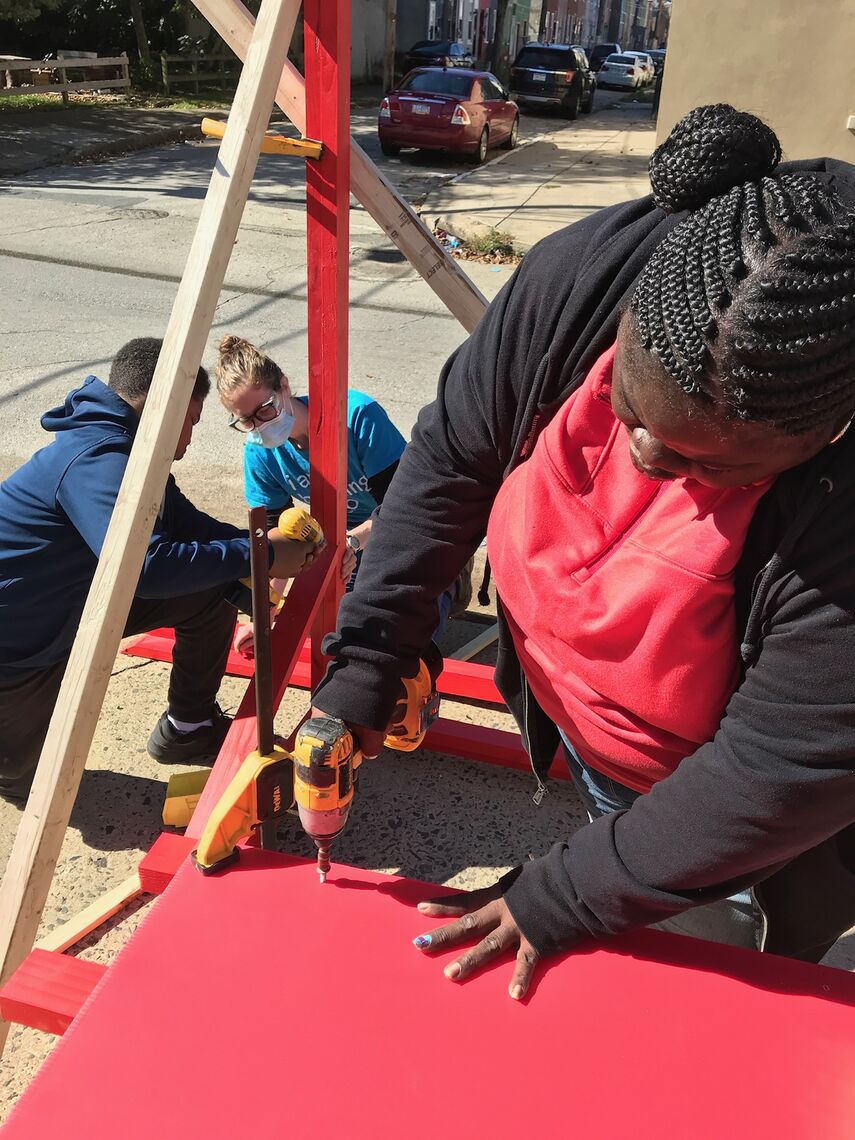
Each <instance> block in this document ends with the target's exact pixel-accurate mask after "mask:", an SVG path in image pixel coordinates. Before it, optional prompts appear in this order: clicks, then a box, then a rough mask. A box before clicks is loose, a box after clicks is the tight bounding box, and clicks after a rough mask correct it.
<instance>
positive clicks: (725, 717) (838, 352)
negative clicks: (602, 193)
mask: <svg viewBox="0 0 855 1140" xmlns="http://www.w3.org/2000/svg"><path fill="white" fill-rule="evenodd" d="M780 158H781V153H780V148H779V145H778V141H777V139H776V138H775V136H774V134H773V132H772V131H771V130H769V129H768V128H767V127H766V126H765V125H764V124H763V123H761V122H760V121H759V120H758V119H756V118H754V117H753V116H751V115H748V114H744V113H741V112H738V111H735V110H734V109H733V108H732V107H729V106H727V105H718V106H714V107H701V108H698V109H697V110H695V111H693V112H692V113H691V114H689V115H688V116H686V118H685V119H683V120H682V121H681V122H680V123H679V124H678V125H677V127H676V128H675V129H674V131H673V132H672V134H671V136H670V137H669V138H668V139H667V140H666V141H665V142H664V143H663V145H662V146H660V147H659V148H658V150H657V151H656V152H655V154H654V155H653V158H652V160H651V164H650V180H651V186H652V189H653V194H652V196H651V197H647V198H643V199H641V200H640V201H635V202H629V203H627V204H625V205H621V206H616V207H613V208H611V209H607V210H603V211H601V212H599V213H597V214H594V215H592V216H591V217H590V218H588V219H586V220H585V221H583V222H580V223H578V224H577V225H575V226H572V227H570V228H569V229H567V230H564V231H562V232H561V233H558V234H555V235H554V236H553V237H551V238H548V239H547V240H545V241H544V242H541V243H540V245H539V246H537V247H536V248H535V249H534V250H532V251H531V253H529V254H528V255H527V257H526V258H525V259H524V261H523V262H522V265H521V266H520V268H519V270H518V271H517V273H516V274H515V276H514V278H513V279H512V280H511V282H509V284H508V285H507V286H506V288H505V289H504V290H503V292H502V293H501V294H500V295H499V297H497V299H496V300H495V301H494V302H493V304H492V305H491V306H490V308H489V310H488V311H487V313H486V315H485V316H484V318H483V320H482V321H481V323H480V324H479V326H478V328H477V329H476V330H475V332H474V333H473V335H472V336H471V337H470V338H469V340H468V341H467V342H466V343H465V344H464V345H463V346H462V348H461V349H460V350H459V351H458V352H457V353H455V355H454V356H453V357H452V358H451V360H450V361H449V362H448V364H447V365H446V367H445V369H444V371H443V374H442V377H441V379H440V386H439V393H438V397H437V399H436V401H435V403H434V404H433V405H431V406H430V407H428V408H426V409H425V410H424V411H423V412H422V414H421V416H420V418H419V423H418V425H417V428H416V430H415V432H414V434H413V439H412V442H411V444H410V445H409V446H408V448H407V450H406V452H405V453H404V456H403V459H402V461H401V467H400V471H399V477H398V479H396V481H395V485H394V487H393V489H392V492H391V493H390V495H388V496H387V498H386V500H385V502H384V505H383V512H382V516H381V519H380V521H379V523H378V527H377V533H376V534H375V535H374V538H373V540H372V547H371V550H370V553H369V555H368V557H367V558H366V560H365V563H364V565H363V568H362V571H361V574H360V578H359V582H358V585H357V588H356V590H355V592H354V593H353V594H352V595H351V596H350V597H349V598H348V599H347V600H346V601H345V603H344V605H343V606H342V609H341V612H340V615H339V626H338V632H337V634H336V635H334V636H333V638H332V639H331V644H330V645H329V646H328V648H329V650H331V652H332V655H333V657H334V662H333V664H332V666H331V667H330V670H329V672H328V674H327V677H326V678H325V680H324V682H323V683H322V684H321V686H320V687H319V689H318V691H317V692H316V694H315V704H316V706H317V709H318V711H320V710H323V712H325V713H327V714H330V715H333V716H337V717H340V718H341V719H342V720H344V721H346V722H347V723H348V724H350V725H351V727H352V728H353V731H354V732H355V733H356V735H357V736H358V737H359V738H360V740H361V742H362V745H363V747H364V749H365V752H366V754H367V755H372V754H376V753H377V752H378V751H379V742H380V738H381V735H382V731H383V729H384V727H385V725H386V723H387V721H388V717H389V713H390V710H391V707H392V704H393V703H394V697H395V692H396V689H397V678H398V677H399V676H400V675H401V674H402V673H405V674H406V673H407V672H408V671H410V672H414V671H415V662H416V661H417V660H418V657H419V654H420V653H421V652H422V650H423V647H424V645H425V644H426V642H427V640H428V639H429V636H430V631H431V614H432V606H433V605H435V599H436V596H437V593H438V592H439V590H440V589H441V588H442V584H443V583H444V582H446V581H448V580H450V579H451V578H453V577H454V574H455V573H456V572H457V570H458V569H459V567H460V566H461V565H462V564H463V562H464V561H465V560H466V559H467V558H468V557H469V556H470V555H471V553H472V551H473V550H474V549H475V547H476V546H477V544H478V543H479V542H480V540H481V539H482V538H483V536H484V533H485V532H486V533H487V534H488V543H489V549H490V558H491V562H492V566H493V575H494V579H495V582H496V587H497V592H498V595H499V599H500V603H501V604H500V623H501V638H500V649H499V658H498V665H497V671H496V679H497V683H498V684H499V686H500V688H501V690H502V692H503V694H504V696H505V698H506V700H507V702H508V705H509V707H510V708H511V710H512V711H513V712H514V715H515V716H516V718H517V721H518V722H519V725H520V730H521V733H522V737H523V741H524V743H525V745H526V748H527V750H528V752H529V754H530V756H531V761H532V767H533V770H534V773H535V777H536V779H537V784H538V791H537V794H536V796H535V800H536V801H537V802H539V800H540V799H541V798H542V796H543V793H544V791H545V788H544V785H543V782H542V781H543V778H544V776H545V773H546V771H547V770H548V768H549V766H550V763H551V760H552V758H553V756H554V753H555V750H556V747H557V745H558V742H559V739H560V740H561V741H563V747H564V752H565V753H566V757H567V761H568V763H569V765H570V770H571V775H572V777H573V780H574V782H575V784H576V787H577V789H578V791H579V794H580V796H581V798H582V800H583V803H584V805H585V807H586V809H587V812H588V815H589V817H590V823H589V824H588V825H586V826H585V827H582V828H581V829H580V830H578V831H577V832H576V833H575V834H573V835H572V836H571V837H570V838H569V839H567V840H565V841H563V842H559V843H556V844H555V845H554V846H553V847H552V848H551V850H550V851H549V852H548V854H546V855H545V856H544V857H542V858H539V859H535V860H532V861H529V862H526V863H525V865H524V866H523V867H521V868H517V869H516V870H514V871H512V872H510V873H509V874H508V875H506V876H504V878H503V879H501V880H500V881H499V882H498V883H497V884H495V885H494V886H493V887H490V888H486V889H484V890H480V891H475V892H472V893H470V894H463V895H461V896H460V897H459V898H457V899H454V900H452V901H450V902H449V900H447V899H446V900H445V901H444V902H443V903H430V902H426V903H423V904H421V906H420V909H421V911H422V912H423V913H424V914H427V915H430V916H434V917H436V916H439V917H443V916H448V917H451V918H455V919H456V921H453V922H451V923H448V924H446V925H443V926H440V927H436V928H434V929H433V930H431V931H430V932H428V933H425V934H422V935H420V936H419V937H418V938H417V939H416V945H417V946H419V947H420V948H421V949H423V950H428V951H429V950H432V949H437V948H442V949H446V948H447V947H449V946H454V945H457V944H460V945H461V946H465V947H466V949H465V950H464V951H463V952H462V953H461V956H460V957H459V958H458V959H457V960H456V961H455V962H454V963H452V964H451V965H450V966H447V967H446V969H445V973H446V976H448V977H449V978H451V979H455V980H462V979H463V978H465V977H467V976H469V975H470V974H472V973H473V972H474V971H476V970H478V969H479V968H480V967H481V966H482V965H483V964H484V963H485V962H487V961H489V960H490V959H491V958H493V957H495V956H496V955H497V954H502V953H507V952H508V951H509V950H513V951H515V952H516V964H515V966H514V967H513V969H512V973H511V977H510V993H511V996H512V997H516V998H519V997H521V996H523V995H524V994H525V992H526V990H527V988H528V986H529V983H530V980H531V977H532V973H533V971H534V969H535V968H536V964H537V962H538V959H539V958H540V957H541V956H543V955H546V954H549V953H553V952H555V951H558V950H562V949H567V948H571V947H572V946H574V945H575V944H576V943H578V942H579V941H580V940H582V939H584V938H587V937H591V936H593V937H597V938H603V937H607V936H609V935H611V934H615V933H619V932H621V931H626V930H629V929H632V928H634V927H639V926H648V925H656V926H659V927H661V928H665V929H671V930H677V931H680V932H683V933H687V934H693V935H696V936H698V937H702V938H708V939H712V940H716V941H722V942H731V943H735V944H740V945H743V946H749V947H754V948H756V949H761V950H770V951H775V952H777V953H783V954H788V955H791V956H793V957H799V958H803V959H806V960H814V961H818V960H819V959H820V958H821V957H822V955H823V954H824V952H825V950H826V949H827V948H828V947H829V946H830V945H831V944H832V943H833V942H834V941H835V939H836V938H837V937H838V936H839V934H840V933H842V932H843V931H845V930H846V929H848V927H849V926H850V925H852V924H853V923H855V689H853V683H852V676H851V670H852V661H853V660H855V534H853V528H852V519H853V518H855V428H853V429H852V430H847V429H849V425H850V422H851V420H852V417H853V415H855V212H853V211H855V169H853V168H852V167H851V166H848V165H847V164H845V163H842V162H835V161H833V160H828V159H818V160H816V161H811V162H800V163H788V164H780ZM550 838H554V837H550Z"/></svg>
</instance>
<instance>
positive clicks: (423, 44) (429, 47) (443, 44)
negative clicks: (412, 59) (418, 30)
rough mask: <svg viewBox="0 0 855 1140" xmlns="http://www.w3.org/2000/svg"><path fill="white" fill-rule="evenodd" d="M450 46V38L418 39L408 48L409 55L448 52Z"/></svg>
mask: <svg viewBox="0 0 855 1140" xmlns="http://www.w3.org/2000/svg"><path fill="white" fill-rule="evenodd" d="M450 47H451V41H450V40H419V42H418V43H417V44H415V45H414V46H413V47H411V48H410V55H439V54H440V53H443V54H446V55H447V54H448V49H449V48H450Z"/></svg>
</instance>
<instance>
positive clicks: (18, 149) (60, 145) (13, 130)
mask: <svg viewBox="0 0 855 1140" xmlns="http://www.w3.org/2000/svg"><path fill="white" fill-rule="evenodd" d="M204 114H205V112H204V111H201V110H193V111H156V110H155V111H149V110H143V109H137V108H135V107H115V106H111V107H68V108H67V109H66V110H62V109H61V108H58V109H57V110H56V111H53V110H50V111H42V110H38V111H34V110H29V111H4V112H3V113H2V114H0V177H6V178H9V177H14V176H15V175H17V174H24V173H25V172H26V171H29V170H39V169H41V168H42V167H44V166H56V165H58V164H60V163H66V162H73V161H75V160H77V159H81V158H92V157H95V156H97V155H102V154H105V155H106V154H125V153H126V152H128V151H132V150H144V149H146V148H148V147H154V146H162V145H163V144H164V143H167V142H177V141H178V140H179V139H183V138H190V137H193V136H198V134H199V124H200V123H201V121H202V117H203V115H204ZM213 114H215V115H216V116H217V117H224V113H223V112H222V111H216V112H213Z"/></svg>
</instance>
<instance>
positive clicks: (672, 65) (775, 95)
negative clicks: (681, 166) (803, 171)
mask: <svg viewBox="0 0 855 1140" xmlns="http://www.w3.org/2000/svg"><path fill="white" fill-rule="evenodd" d="M703 103H732V104H733V106H735V107H738V108H739V109H740V110H744V111H752V112H753V113H754V114H756V115H759V116H760V117H761V118H762V119H764V120H765V121H766V122H767V123H769V125H770V126H771V127H773V128H774V130H775V131H776V133H777V135H778V137H779V139H780V140H781V146H782V147H783V150H784V154H785V157H787V158H812V157H816V156H818V155H831V156H833V157H835V158H845V159H848V160H849V161H850V162H855V130H853V129H851V128H850V127H849V126H848V125H847V123H848V120H849V119H850V117H853V126H855V0H674V2H673V6H672V10H671V30H670V33H669V37H668V58H667V63H666V66H665V80H664V85H663V87H662V98H661V102H660V107H659V117H658V120H657V139H658V141H660V142H661V140H662V139H663V138H664V137H665V136H666V135H667V134H668V132H669V131H670V130H671V128H672V127H673V125H674V123H676V122H677V120H678V119H679V118H681V116H683V115H684V114H685V113H686V112H687V111H690V110H691V109H692V108H693V107H697V106H699V105H701V104H703Z"/></svg>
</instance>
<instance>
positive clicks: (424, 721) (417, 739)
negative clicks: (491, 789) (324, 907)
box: [294, 661, 439, 883]
mask: <svg viewBox="0 0 855 1140" xmlns="http://www.w3.org/2000/svg"><path fill="white" fill-rule="evenodd" d="M437 675H438V674H437ZM435 682H436V677H435V676H434V675H433V674H432V673H431V670H430V669H429V668H428V666H427V664H426V663H425V662H424V661H420V662H419V671H418V673H417V674H416V676H415V677H405V678H402V681H401V685H402V695H401V698H400V699H399V701H398V702H397V704H396V705H395V710H394V712H393V714H392V723H391V725H390V726H389V731H388V732H387V734H386V739H385V744H386V747H387V748H393V749H395V750H396V751H398V752H411V751H413V749H415V748H418V746H419V745H420V744H421V742H422V741H423V740H424V736H425V733H426V732H427V730H428V727H429V726H430V724H431V723H432V722H433V721H434V720H435V719H436V717H437V715H438V713H439V695H438V694H437V692H436V688H435ZM361 764H362V753H361V752H360V751H359V749H358V748H357V747H356V745H355V743H354V740H353V736H352V734H351V732H350V730H349V729H348V728H347V726H346V725H345V724H344V722H343V721H340V720H337V719H336V718H335V717H331V716H314V717H312V718H311V719H310V720H307V721H306V722H305V724H303V725H302V726H301V728H300V730H299V732H298V733H297V739H296V741H295V744H294V798H295V799H296V801H297V811H298V812H299V815H300V822H301V823H302V825H303V830H304V831H305V832H306V834H307V835H308V836H309V838H310V839H312V840H314V843H315V846H316V847H317V849H318V874H319V876H320V879H321V882H322V883H323V882H325V881H326V877H327V873H328V872H329V869H330V845H331V844H332V841H333V840H334V839H335V838H336V837H337V836H339V835H340V834H341V833H342V831H343V830H344V825H345V824H346V823H347V816H348V812H349V811H350V805H351V803H352V802H353V793H354V789H355V786H356V779H357V773H358V771H359V767H360V765H361Z"/></svg>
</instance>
